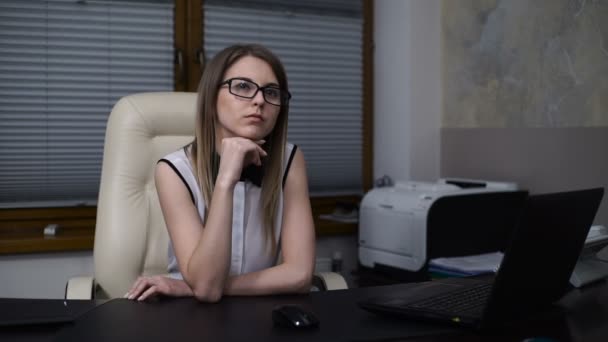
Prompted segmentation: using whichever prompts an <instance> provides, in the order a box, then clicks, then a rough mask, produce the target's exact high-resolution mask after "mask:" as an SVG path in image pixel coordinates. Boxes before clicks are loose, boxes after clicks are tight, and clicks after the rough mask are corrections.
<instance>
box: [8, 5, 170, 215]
mask: <svg viewBox="0 0 608 342" xmlns="http://www.w3.org/2000/svg"><path fill="white" fill-rule="evenodd" d="M172 90H173V2H172V1H170V0H166V1H159V0H156V1H152V0H149V1H143V0H139V1H137V0H136V1H75V0H72V1H65V0H64V1H62V0H47V1H36V0H34V1H20V0H3V1H1V2H0V207H15V206H16V207H24V206H39V205H43V206H51V205H69V204H70V203H83V202H84V203H90V202H96V200H97V192H98V189H99V180H100V173H101V161H102V153H103V141H104V135H105V125H106V121H107V118H108V115H109V113H110V111H111V108H112V106H113V105H114V103H115V102H116V101H117V100H118V99H119V98H120V97H122V96H124V95H127V94H131V93H137V92H147V91H172Z"/></svg>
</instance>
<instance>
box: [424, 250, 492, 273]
mask: <svg viewBox="0 0 608 342" xmlns="http://www.w3.org/2000/svg"><path fill="white" fill-rule="evenodd" d="M502 257H503V253H502V252H494V253H485V254H477V255H467V256H462V257H452V258H436V259H431V261H430V262H429V268H430V269H432V270H435V271H442V270H444V271H447V272H448V273H449V272H454V273H462V274H466V275H475V274H483V273H495V272H496V271H497V270H498V267H499V266H500V262H501V261H502Z"/></svg>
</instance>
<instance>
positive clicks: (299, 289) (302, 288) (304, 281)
mask: <svg viewBox="0 0 608 342" xmlns="http://www.w3.org/2000/svg"><path fill="white" fill-rule="evenodd" d="M312 276H313V274H312V272H302V273H300V274H299V275H298V276H297V277H295V281H294V291H295V292H296V293H307V292H310V288H311V286H312Z"/></svg>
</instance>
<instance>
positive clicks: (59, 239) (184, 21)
mask: <svg viewBox="0 0 608 342" xmlns="http://www.w3.org/2000/svg"><path fill="white" fill-rule="evenodd" d="M174 1H175V29H174V32H175V37H174V42H175V68H174V77H175V91H191V92H195V91H196V90H197V88H198V82H199V79H200V75H201V72H202V69H203V67H204V63H205V61H204V58H202V57H203V55H202V54H201V53H200V52H201V51H202V50H201V41H202V39H201V37H203V32H202V28H203V25H202V20H203V16H202V12H201V10H200V9H201V8H202V1H203V0H174ZM362 43H363V49H362V50H363V97H362V108H363V126H362V127H363V134H362V138H363V141H362V144H363V156H362V160H363V162H362V166H361V167H362V176H363V182H362V183H363V190H364V191H367V190H369V189H370V188H371V187H372V183H373V179H372V177H373V176H372V172H373V155H372V153H373V135H372V132H373V2H372V0H363V42H362ZM360 200H361V196H358V195H351V196H324V197H311V207H312V211H313V215H314V221H315V229H316V233H317V236H323V235H335V234H354V233H356V232H357V224H356V223H339V222H333V221H327V220H323V219H320V218H319V215H322V214H329V213H332V212H333V211H334V210H335V208H336V207H337V206H339V205H343V204H346V205H358V203H359V202H360ZM96 215H97V208H96V207H91V206H87V207H59V208H16V209H0V255H7V254H18V253H42V252H67V251H83V250H92V249H93V246H94V236H95V220H96ZM49 224H57V225H59V227H60V228H59V230H58V232H57V234H56V235H54V236H45V235H44V228H45V227H47V225H49Z"/></svg>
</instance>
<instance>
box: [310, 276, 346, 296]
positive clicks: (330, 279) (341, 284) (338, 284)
mask: <svg viewBox="0 0 608 342" xmlns="http://www.w3.org/2000/svg"><path fill="white" fill-rule="evenodd" d="M312 283H313V285H314V286H316V287H317V288H318V289H319V290H321V291H325V290H346V289H348V285H346V281H345V280H344V277H342V276H341V275H340V274H338V273H335V272H319V273H315V274H314V276H313V279H312Z"/></svg>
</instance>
